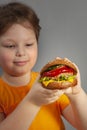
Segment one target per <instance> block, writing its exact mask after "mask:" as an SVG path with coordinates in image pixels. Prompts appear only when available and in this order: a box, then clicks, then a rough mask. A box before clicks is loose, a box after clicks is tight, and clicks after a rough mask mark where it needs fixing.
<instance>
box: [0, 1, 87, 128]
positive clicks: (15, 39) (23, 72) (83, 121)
mask: <svg viewBox="0 0 87 130" xmlns="http://www.w3.org/2000/svg"><path fill="white" fill-rule="evenodd" d="M40 29H41V27H40V25H39V19H38V17H37V15H36V13H35V12H34V11H33V10H32V9H31V8H30V7H28V6H26V5H24V4H22V3H18V2H15V3H9V4H6V5H3V6H1V7H0V66H1V68H2V70H3V73H2V76H1V77H0V130H65V127H64V124H63V121H62V119H61V115H62V116H63V117H65V119H66V120H67V121H69V122H70V124H71V125H73V126H74V127H75V128H76V129H78V130H87V95H86V93H85V92H84V91H83V89H82V88H81V83H80V74H79V70H78V77H77V78H78V84H77V86H75V87H73V89H72V88H69V89H66V90H47V89H45V88H43V87H42V86H41V84H40V83H39V82H38V79H39V73H37V72H32V68H33V67H34V65H35V63H36V60H37V55H38V38H39V32H40ZM66 60H67V61H68V59H66ZM77 69H78V68H77ZM63 93H65V94H63Z"/></svg>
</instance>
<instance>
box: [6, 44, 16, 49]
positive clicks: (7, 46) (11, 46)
mask: <svg viewBox="0 0 87 130" xmlns="http://www.w3.org/2000/svg"><path fill="white" fill-rule="evenodd" d="M5 47H6V48H15V45H11V44H10V45H5Z"/></svg>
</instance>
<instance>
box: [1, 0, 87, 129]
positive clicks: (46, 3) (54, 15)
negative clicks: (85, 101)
mask: <svg viewBox="0 0 87 130" xmlns="http://www.w3.org/2000/svg"><path fill="white" fill-rule="evenodd" d="M9 1H13V0H0V3H6V2H9ZM15 1H17V0H15ZM19 1H21V2H23V3H26V4H28V5H30V6H32V7H33V8H34V10H35V11H36V13H37V14H38V16H39V17H40V20H41V21H40V24H41V26H42V30H41V35H40V39H39V57H38V61H37V64H36V66H35V67H34V70H35V71H39V70H40V69H41V67H42V66H43V65H44V64H45V63H47V62H48V61H49V60H52V59H53V58H55V57H57V56H59V57H67V58H69V59H70V60H72V61H73V62H75V63H76V64H77V65H78V67H79V69H80V73H81V80H82V87H83V89H84V90H85V91H87V58H86V57H87V0H19ZM83 107H84V106H83ZM64 122H65V126H66V130H75V129H74V128H73V127H72V126H71V125H69V124H68V123H67V122H66V121H65V120H64Z"/></svg>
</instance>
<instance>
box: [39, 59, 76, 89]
mask: <svg viewBox="0 0 87 130" xmlns="http://www.w3.org/2000/svg"><path fill="white" fill-rule="evenodd" d="M76 75H77V69H76V67H75V65H74V64H73V63H72V62H70V61H67V60H65V59H60V58H56V59H54V60H52V61H50V62H48V63H47V64H46V65H45V66H44V67H43V68H42V69H41V72H40V79H39V81H40V83H41V84H42V86H43V87H44V88H47V89H66V88H68V87H74V86H75V85H76V84H77V76H76Z"/></svg>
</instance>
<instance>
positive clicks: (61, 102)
mask: <svg viewBox="0 0 87 130" xmlns="http://www.w3.org/2000/svg"><path fill="white" fill-rule="evenodd" d="M69 104H70V101H69V98H68V97H67V96H66V95H65V94H63V95H62V96H61V97H60V98H59V99H58V101H57V105H58V107H59V109H60V112H62V111H63V110H64V109H65V108H66V107H67V106H68V105H69Z"/></svg>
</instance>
